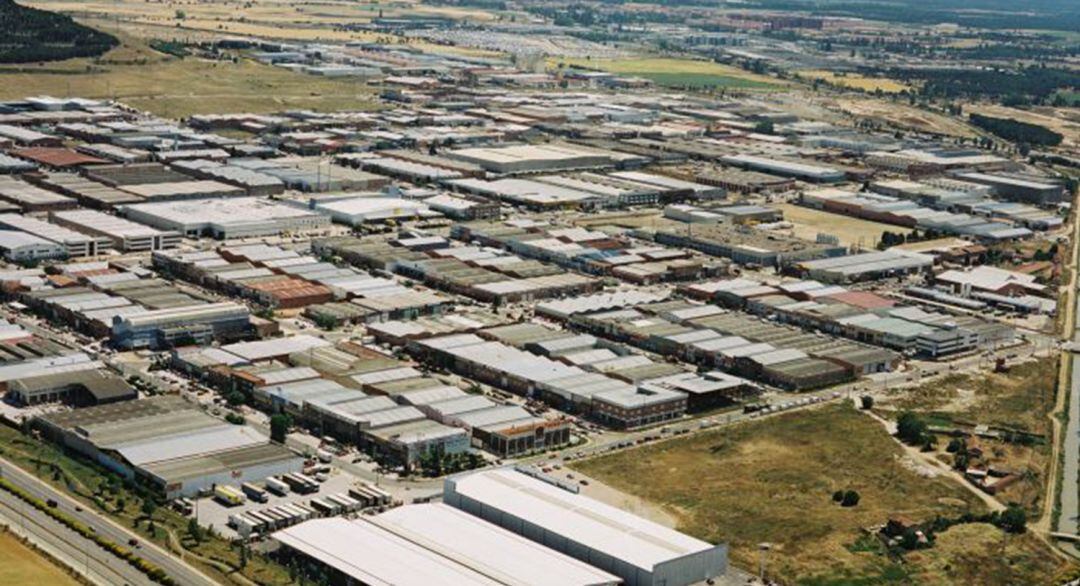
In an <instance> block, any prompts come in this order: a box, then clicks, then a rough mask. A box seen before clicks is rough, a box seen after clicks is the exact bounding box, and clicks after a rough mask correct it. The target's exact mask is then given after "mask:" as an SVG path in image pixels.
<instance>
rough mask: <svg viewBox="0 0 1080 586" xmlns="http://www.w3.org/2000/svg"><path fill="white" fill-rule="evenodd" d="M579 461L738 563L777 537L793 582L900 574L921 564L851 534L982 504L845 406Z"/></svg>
mask: <svg viewBox="0 0 1080 586" xmlns="http://www.w3.org/2000/svg"><path fill="white" fill-rule="evenodd" d="M575 468H577V469H578V470H580V471H581V472H583V473H585V474H587V475H590V476H594V477H596V478H598V479H599V480H601V481H602V482H604V483H606V484H609V485H611V486H613V487H615V488H617V489H619V490H622V491H625V492H628V493H630V494H634V495H637V496H641V497H643V498H645V499H647V500H649V501H652V502H655V503H658V504H660V505H662V506H664V507H665V508H666V509H667V510H668V511H669V512H670V513H671V514H673V515H674V516H675V517H676V518H677V519H678V521H679V527H680V528H681V529H682V530H684V531H686V532H688V533H690V534H692V535H695V536H697V537H700V538H702V539H706V540H710V541H714V542H715V541H726V542H728V543H729V544H730V546H731V558H732V561H733V562H734V563H736V564H739V565H741V566H743V567H756V564H757V559H758V558H757V545H758V544H759V543H761V542H771V543H773V544H774V550H773V552H772V553H771V554H770V562H769V564H770V567H771V568H772V569H773V571H774V572H778V573H779V575H783V576H786V577H789V578H790V579H791V581H793V582H800V583H811V584H833V583H849V584H870V583H878V582H877V578H882V577H888V576H889V575H893V574H897V573H898V574H899V575H901V576H908V575H909V574H910V573H911V572H917V571H919V569H918V568H907V567H897V566H896V564H893V563H892V562H890V561H889V560H888V558H885V557H883V556H881V555H877V554H874V553H871V552H864V551H861V548H859V547H858V546H857V545H856V542H858V541H859V540H860V536H861V535H862V528H864V527H869V526H872V525H876V524H879V523H884V522H885V521H886V520H887V519H888V518H889V516H890V515H905V516H907V517H909V518H912V519H916V520H927V519H931V518H933V517H934V516H935V515H958V514H960V513H963V512H965V511H973V512H978V511H981V510H982V506H983V505H982V504H981V502H980V501H979V500H978V499H977V498H975V497H974V496H973V495H971V494H970V493H969V492H967V491H966V490H965V489H964V488H963V487H960V486H958V485H957V484H955V483H954V482H953V481H951V480H948V479H945V478H926V477H923V476H921V475H920V474H918V473H916V472H915V471H913V466H910V465H908V464H906V463H905V460H904V455H903V451H902V449H901V448H900V447H899V445H897V444H896V442H895V441H894V440H893V439H892V438H890V437H889V436H888V434H887V433H886V431H885V430H884V428H883V427H882V426H881V425H880V424H879V423H877V422H875V421H873V420H872V419H871V418H869V417H867V416H865V415H863V414H860V413H858V412H856V411H855V410H854V409H853V408H851V407H850V406H846V405H832V406H827V407H823V408H821V409H817V410H814V411H808V412H802V413H792V414H786V415H781V416H777V417H771V418H768V419H764V420H761V421H755V422H752V423H748V424H744V425H740V426H737V427H735V428H732V429H730V430H719V431H715V432H708V433H703V434H699V435H695V436H692V437H687V438H683V439H676V440H672V441H668V442H665V443H662V444H658V445H654V446H650V447H646V448H641V449H636V450H631V451H627V452H622V453H619V454H616V455H611V456H605V457H601V458H597V459H593V460H589V461H585V462H582V463H580V464H577V465H575ZM847 489H854V490H857V491H858V492H859V493H860V495H861V496H862V500H861V501H860V503H859V505H858V506H857V507H853V508H841V507H839V506H837V505H835V504H834V503H832V502H831V500H830V497H831V495H832V493H833V492H834V491H836V490H847ZM1048 563H1050V564H1052V563H1053V560H1049V561H1048ZM837 580H839V581H837ZM925 583H936V582H932V581H931V582H925Z"/></svg>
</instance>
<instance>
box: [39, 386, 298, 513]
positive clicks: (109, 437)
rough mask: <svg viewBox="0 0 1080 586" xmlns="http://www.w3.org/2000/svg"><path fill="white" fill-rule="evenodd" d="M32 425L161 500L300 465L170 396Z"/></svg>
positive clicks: (252, 434) (250, 433)
mask: <svg viewBox="0 0 1080 586" xmlns="http://www.w3.org/2000/svg"><path fill="white" fill-rule="evenodd" d="M35 425H37V426H39V427H41V428H42V430H43V432H44V434H45V435H46V436H47V437H49V438H50V439H51V440H52V441H54V442H57V443H59V444H61V445H62V446H64V447H65V448H67V449H71V450H74V451H76V452H78V453H80V454H83V455H84V456H86V457H88V458H90V459H92V460H94V461H96V462H97V463H99V464H101V465H103V466H105V467H106V468H109V469H110V470H112V471H114V472H116V473H117V474H121V475H123V476H124V477H125V478H133V479H134V478H141V479H144V480H146V481H148V482H150V483H151V484H152V485H153V486H154V487H156V488H157V490H159V491H160V492H161V493H163V495H164V496H165V498H167V499H174V498H178V497H181V496H194V495H196V494H198V493H199V492H201V491H205V490H209V489H210V488H211V487H212V486H213V485H214V484H219V483H221V484H233V483H236V482H248V481H260V480H263V479H265V478H267V477H269V476H273V475H278V474H286V473H291V472H299V471H300V470H301V469H302V467H303V459H302V458H300V457H299V456H296V455H294V454H293V453H292V452H291V451H290V450H289V449H288V448H285V447H284V446H280V445H277V444H271V443H270V442H269V440H268V439H267V438H266V437H264V436H262V435H260V434H259V433H258V432H256V431H255V430H254V429H252V428H250V427H246V426H238V425H233V424H231V423H226V422H224V421H220V420H218V419H216V418H214V417H211V416H210V415H207V414H205V413H203V412H202V411H201V410H199V408H198V407H196V406H194V405H192V404H190V403H188V402H187V401H185V400H183V399H181V398H179V397H174V396H160V397H151V398H147V399H140V400H136V401H125V402H121V403H113V404H109V405H101V406H97V407H87V408H84V409H79V410H77V411H70V412H65V413H54V414H49V415H46V416H43V417H40V418H38V419H36V420H35Z"/></svg>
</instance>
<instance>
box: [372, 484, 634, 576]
mask: <svg viewBox="0 0 1080 586" xmlns="http://www.w3.org/2000/svg"><path fill="white" fill-rule="evenodd" d="M370 521H371V522H372V523H374V524H376V525H378V526H380V527H382V528H384V529H386V530H387V531H390V532H392V533H394V534H396V535H398V536H400V537H402V538H404V539H408V540H409V541H412V542H414V543H416V544H418V545H421V546H423V547H426V548H428V549H431V550H432V551H436V552H439V553H440V554H442V555H443V556H446V557H448V558H450V559H452V560H454V561H457V562H459V563H461V564H464V565H466V566H468V567H470V568H473V569H475V570H477V571H479V572H481V573H483V574H484V575H486V576H490V577H493V578H495V579H496V580H498V581H499V582H502V583H504V584H515V585H521V586H600V585H608V584H619V583H620V582H621V580H620V579H619V578H618V577H616V576H613V575H611V574H608V573H607V572H604V571H602V570H598V569H596V568H594V567H592V566H590V565H588V564H586V563H584V562H580V561H578V560H575V559H574V558H572V557H569V556H567V555H564V554H561V553H559V552H557V551H554V550H552V549H548V548H547V547H544V546H543V545H540V544H538V543H536V542H533V541H530V540H528V539H525V538H524V537H520V536H518V535H516V534H514V533H511V532H510V531H507V530H506V529H503V528H502V527H499V526H497V525H493V524H491V523H488V522H487V521H484V520H482V519H480V518H478V517H474V516H472V515H470V514H468V513H465V512H464V511H459V510H457V509H455V508H453V507H451V506H449V505H444V504H429V505H412V506H406V507H398V508H396V509H391V510H389V511H387V512H385V513H383V514H381V515H377V516H375V517H372V518H371V519H370Z"/></svg>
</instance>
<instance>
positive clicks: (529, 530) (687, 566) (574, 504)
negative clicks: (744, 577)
mask: <svg viewBox="0 0 1080 586" xmlns="http://www.w3.org/2000/svg"><path fill="white" fill-rule="evenodd" d="M443 502H445V503H446V504H448V505H450V506H452V507H454V508H457V509H460V510H462V511H465V512H467V513H469V514H471V515H474V516H476V517H479V518H481V519H484V520H486V521H489V522H491V523H494V524H496V525H498V526H500V527H502V528H504V529H507V530H509V531H512V532H514V533H516V534H518V535H520V536H522V537H525V538H527V539H530V540H532V541H535V542H537V543H539V544H542V545H545V546H547V547H550V548H551V549H554V550H556V551H559V552H562V553H565V554H567V555H569V556H571V557H574V558H576V559H578V560H581V561H583V562H586V563H588V564H589V565H591V566H594V567H596V568H599V569H601V570H603V571H605V572H609V573H611V574H614V575H615V576H618V577H619V578H621V579H622V580H623V583H624V584H626V585H627V586H689V585H690V584H696V583H699V582H703V581H705V580H710V579H713V578H716V577H718V576H721V575H723V574H724V573H725V571H726V570H727V546H726V545H712V544H709V543H706V542H704V541H700V540H698V539H694V538H692V537H689V536H687V535H684V534H682V533H679V532H677V531H675V530H673V529H669V528H667V527H664V526H662V525H658V524H656V523H653V522H651V521H647V520H645V519H642V518H640V517H637V516H634V515H632V514H630V513H627V512H626V511H624V510H622V509H618V508H615V507H612V506H609V505H606V504H603V503H600V502H597V501H595V500H593V499H590V498H588V497H585V496H582V495H580V494H576V492H572V491H571V490H568V489H567V488H563V487H560V486H556V485H555V484H553V483H550V482H547V481H545V480H542V479H539V478H536V477H534V476H532V475H527V474H525V473H523V472H519V471H517V470H513V469H508V468H500V469H496V470H489V471H483V472H476V473H472V474H465V475H461V476H456V477H451V478H447V479H446V482H445V484H444V488H443Z"/></svg>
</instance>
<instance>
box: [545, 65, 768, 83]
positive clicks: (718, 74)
mask: <svg viewBox="0 0 1080 586" xmlns="http://www.w3.org/2000/svg"><path fill="white" fill-rule="evenodd" d="M548 65H549V66H550V67H558V66H559V65H568V66H569V65H573V66H578V67H584V68H588V69H598V70H601V71H609V72H611V73H618V74H622V75H628V76H636V77H643V78H646V79H651V80H652V81H653V82H654V83H656V84H657V85H662V86H668V87H683V86H692V87H697V88H705V87H709V88H722V87H730V88H740V89H760V90H765V89H781V88H782V87H784V86H785V85H786V84H785V82H783V81H780V80H776V79H773V78H770V77H768V76H764V75H756V74H754V73H750V72H748V71H743V70H742V69H739V68H737V67H731V66H730V65H723V64H720V63H714V62H712V61H698V60H693V59H673V58H667V57H640V58H633V59H566V58H560V59H551V60H549V62H548Z"/></svg>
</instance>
